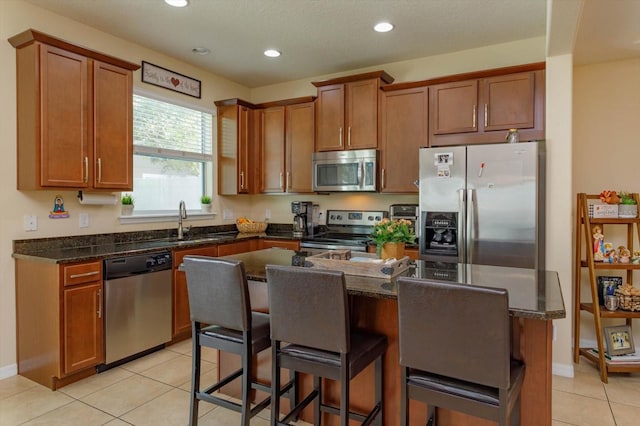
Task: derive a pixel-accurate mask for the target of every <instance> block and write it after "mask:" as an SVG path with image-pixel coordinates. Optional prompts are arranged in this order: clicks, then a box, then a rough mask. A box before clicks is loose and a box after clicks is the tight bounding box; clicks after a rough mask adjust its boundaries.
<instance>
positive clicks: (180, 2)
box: [164, 0, 189, 7]
mask: <svg viewBox="0 0 640 426" xmlns="http://www.w3.org/2000/svg"><path fill="white" fill-rule="evenodd" d="M164 2H165V3H166V4H168V5H169V6H173V7H185V6H187V5H188V4H189V0H164Z"/></svg>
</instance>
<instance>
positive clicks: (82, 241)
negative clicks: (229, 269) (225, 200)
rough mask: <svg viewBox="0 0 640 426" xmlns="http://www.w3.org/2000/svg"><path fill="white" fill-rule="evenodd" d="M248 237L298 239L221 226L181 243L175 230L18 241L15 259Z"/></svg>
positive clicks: (96, 256)
mask: <svg viewBox="0 0 640 426" xmlns="http://www.w3.org/2000/svg"><path fill="white" fill-rule="evenodd" d="M248 238H270V239H274V238H275V239H287V240H295V239H296V238H293V235H292V230H291V225H289V224H285V225H282V224H269V226H268V227H267V230H266V232H264V233H259V234H241V233H239V232H238V231H237V229H236V227H235V225H221V226H208V227H199V228H192V229H191V231H189V232H188V233H187V234H186V236H185V238H183V239H182V240H178V238H177V235H176V229H166V230H154V231H138V232H126V233H116V234H97V235H84V236H73V237H56V238H40V239H30V240H15V241H13V257H14V258H16V259H27V260H33V261H40V262H51V263H70V262H83V261H91V260H100V259H108V258H112V257H118V256H124V255H129V254H136V253H149V252H153V251H159V250H174V249H184V248H192V247H198V246H204V245H211V244H227V243H231V242H236V241H242V240H246V239H248Z"/></svg>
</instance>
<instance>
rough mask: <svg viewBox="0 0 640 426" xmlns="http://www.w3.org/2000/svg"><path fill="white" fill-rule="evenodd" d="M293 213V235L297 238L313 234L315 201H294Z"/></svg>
mask: <svg viewBox="0 0 640 426" xmlns="http://www.w3.org/2000/svg"><path fill="white" fill-rule="evenodd" d="M291 213H293V214H294V216H293V236H294V237H295V238H301V237H306V236H309V235H313V220H312V217H311V215H312V214H313V202H311V201H292V202H291Z"/></svg>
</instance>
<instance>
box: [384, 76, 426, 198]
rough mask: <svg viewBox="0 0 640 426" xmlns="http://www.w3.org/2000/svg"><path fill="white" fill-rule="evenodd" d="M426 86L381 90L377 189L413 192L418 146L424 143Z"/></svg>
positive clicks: (414, 189)
mask: <svg viewBox="0 0 640 426" xmlns="http://www.w3.org/2000/svg"><path fill="white" fill-rule="evenodd" d="M428 99H429V97H428V89H427V87H426V86H423V87H416V88H411V89H403V90H394V91H389V92H384V94H383V95H382V100H381V101H382V108H381V111H382V119H381V120H380V121H381V127H380V128H381V134H382V136H381V139H380V141H381V143H380V192H387V193H417V192H418V187H417V186H416V185H415V183H414V182H416V181H418V180H419V165H418V150H419V149H420V147H425V146H427V144H428V135H429V134H428V131H427V130H428V126H427V123H428V121H429V118H428V104H429V100H428Z"/></svg>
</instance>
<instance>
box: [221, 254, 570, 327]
mask: <svg viewBox="0 0 640 426" xmlns="http://www.w3.org/2000/svg"><path fill="white" fill-rule="evenodd" d="M300 253H302V252H295V251H292V250H285V249H280V248H271V249H265V250H257V251H252V252H248V253H241V254H234V255H230V256H224V257H226V258H230V259H238V260H242V261H243V262H244V265H245V271H246V273H247V277H248V278H249V279H251V280H255V281H266V273H265V266H266V265H270V264H271V265H292V264H294V263H296V264H298V262H299V260H300V259H299V257H298V258H296V256H299V255H300ZM400 276H411V277H417V278H427V279H432V280H437V281H445V282H446V281H449V282H460V283H467V284H470V285H482V286H486V287H498V288H506V289H507V290H508V291H509V308H510V311H511V313H512V314H513V315H514V316H517V317H523V318H532V319H539V320H552V319H559V318H564V317H565V316H566V311H565V307H564V300H563V297H562V291H561V288H560V281H559V279H558V274H557V272H553V271H541V272H538V271H536V270H533V269H522V268H505V267H499V266H487V265H465V264H442V263H438V264H436V263H433V262H425V261H421V260H417V261H414V262H413V264H412V265H411V267H410V268H409V269H408V270H406V271H404V272H402V273H400V275H397V276H395V277H393V278H386V279H385V278H371V277H364V276H358V275H346V276H345V278H346V283H347V290H348V292H349V294H352V295H360V296H367V297H377V298H391V299H395V298H396V297H397V293H396V280H397V278H398V277H400Z"/></svg>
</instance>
